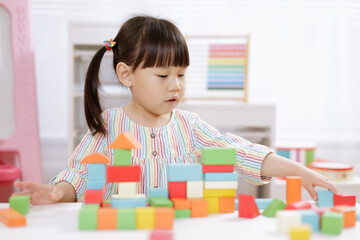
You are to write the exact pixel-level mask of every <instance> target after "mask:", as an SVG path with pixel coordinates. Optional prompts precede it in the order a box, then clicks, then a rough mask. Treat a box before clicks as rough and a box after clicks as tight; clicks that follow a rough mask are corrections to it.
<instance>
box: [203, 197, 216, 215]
mask: <svg viewBox="0 0 360 240" xmlns="http://www.w3.org/2000/svg"><path fill="white" fill-rule="evenodd" d="M204 199H205V200H206V201H207V203H208V213H219V198H218V197H208V198H204Z"/></svg>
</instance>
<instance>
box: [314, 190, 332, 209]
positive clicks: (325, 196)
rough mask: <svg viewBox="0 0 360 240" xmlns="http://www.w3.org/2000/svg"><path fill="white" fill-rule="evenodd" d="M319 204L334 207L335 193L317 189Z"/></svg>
mask: <svg viewBox="0 0 360 240" xmlns="http://www.w3.org/2000/svg"><path fill="white" fill-rule="evenodd" d="M317 196H318V202H317V204H318V206H319V207H333V206H334V194H333V193H332V192H331V191H329V190H319V191H317Z"/></svg>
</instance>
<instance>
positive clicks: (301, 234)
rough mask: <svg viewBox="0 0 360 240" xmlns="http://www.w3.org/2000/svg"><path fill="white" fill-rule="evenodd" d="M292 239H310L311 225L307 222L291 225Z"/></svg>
mask: <svg viewBox="0 0 360 240" xmlns="http://www.w3.org/2000/svg"><path fill="white" fill-rule="evenodd" d="M289 232H290V240H310V237H311V226H310V225H307V224H303V225H297V226H292V227H290V230H289Z"/></svg>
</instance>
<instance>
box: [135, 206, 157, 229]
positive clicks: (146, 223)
mask: <svg viewBox="0 0 360 240" xmlns="http://www.w3.org/2000/svg"><path fill="white" fill-rule="evenodd" d="M135 212H136V228H137V229H154V226H155V208H154V207H141V208H136V209H135Z"/></svg>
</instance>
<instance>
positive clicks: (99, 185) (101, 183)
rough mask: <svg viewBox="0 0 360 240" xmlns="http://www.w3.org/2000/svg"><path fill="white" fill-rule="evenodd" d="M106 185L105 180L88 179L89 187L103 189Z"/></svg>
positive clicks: (87, 186)
mask: <svg viewBox="0 0 360 240" xmlns="http://www.w3.org/2000/svg"><path fill="white" fill-rule="evenodd" d="M104 186H105V181H92V180H88V181H87V183H86V188H87V189H103V188H104Z"/></svg>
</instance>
